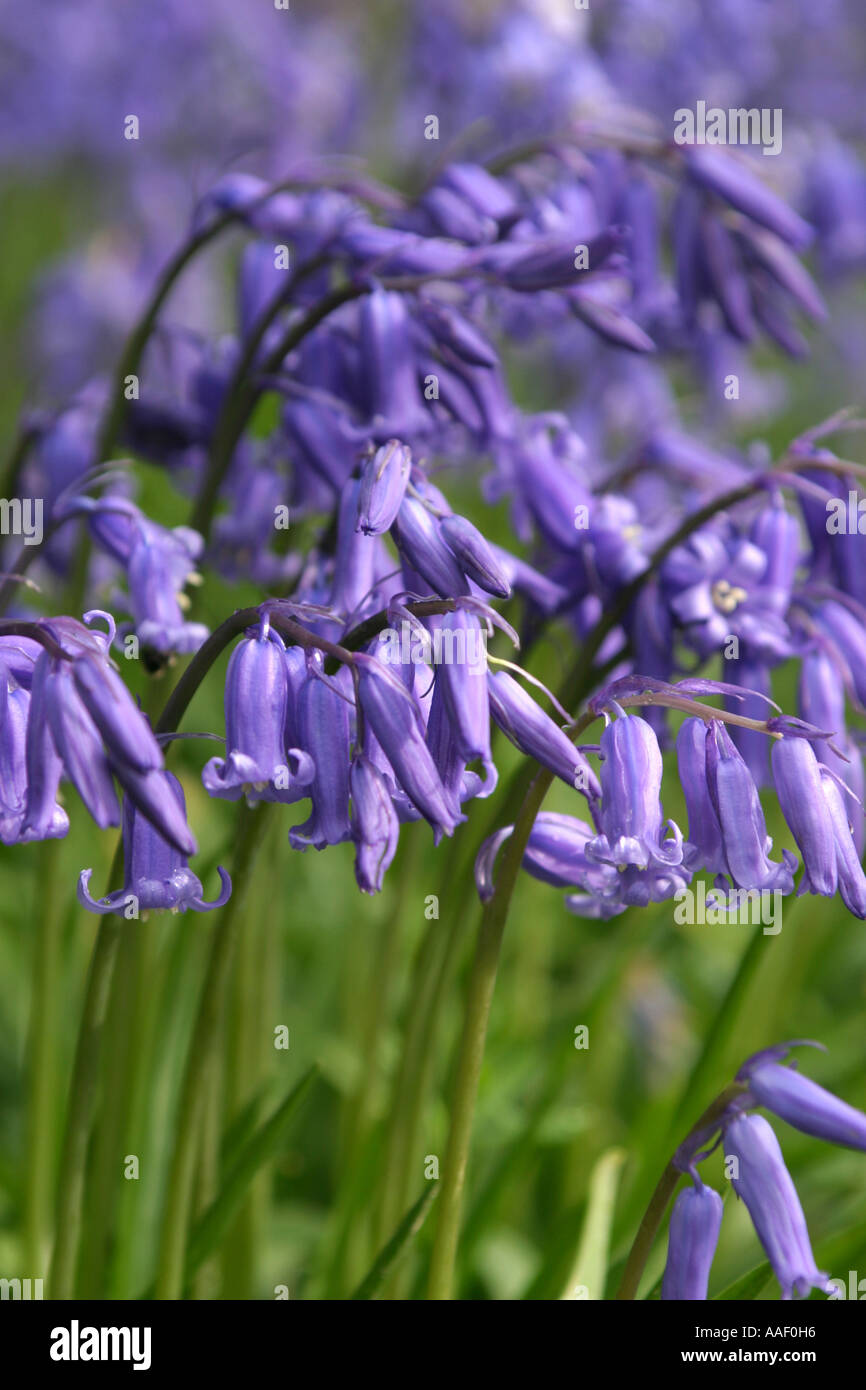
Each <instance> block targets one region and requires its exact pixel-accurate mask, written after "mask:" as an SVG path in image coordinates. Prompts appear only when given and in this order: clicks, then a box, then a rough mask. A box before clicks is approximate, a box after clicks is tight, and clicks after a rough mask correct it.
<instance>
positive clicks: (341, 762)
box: [289, 654, 351, 850]
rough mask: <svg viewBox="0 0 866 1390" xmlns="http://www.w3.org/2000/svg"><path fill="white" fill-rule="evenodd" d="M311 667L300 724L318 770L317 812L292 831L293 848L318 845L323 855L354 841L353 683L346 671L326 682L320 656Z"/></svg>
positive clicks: (301, 696)
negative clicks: (351, 768) (351, 820)
mask: <svg viewBox="0 0 866 1390" xmlns="http://www.w3.org/2000/svg"><path fill="white" fill-rule="evenodd" d="M308 666H309V674H308V675H307V676H306V679H305V680H304V683H303V685H302V686H301V689H300V691H299V693H298V697H297V709H296V712H295V719H296V720H297V741H298V746H299V747H300V748H303V750H304V752H305V753H306V754H307V755H308V756H309V758H310V759H311V761H312V764H313V766H314V768H315V775H314V777H313V779H312V781H311V782H310V784H309V795H310V798H311V800H312V811H311V814H310V816H309V817H308V819H307V820H306V821H304V823H303V824H302V825H296V826H294V827H293V828H292V829H291V830H290V831H289V843H290V844H291V846H292V848H293V849H300V850H305V849H308V848H309V847H310V846H312V847H313V849H317V850H322V849H324V848H325V846H326V845H339V844H342V843H343V841H344V840H348V839H350V837H351V826H350V823H349V750H350V739H351V729H350V718H349V705H348V703H347V701H348V700H350V699H351V694H350V692H351V682H350V681H348V680H347V675H348V673H347V672H345V671H344V670H343V671H340V672H339V673H338V675H337V676H335V677H334V678H333V681H331V679H330V678H328V677H325V676H324V675H323V674H322V662H321V659H320V657H319V655H318V654H316V655H314V656H312V657H311V658H310V660H309V663H308Z"/></svg>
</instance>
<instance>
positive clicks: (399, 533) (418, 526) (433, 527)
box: [391, 496, 469, 598]
mask: <svg viewBox="0 0 866 1390" xmlns="http://www.w3.org/2000/svg"><path fill="white" fill-rule="evenodd" d="M391 534H392V535H393V537H394V540H395V542H396V545H397V549H398V551H399V552H400V557H401V559H402V560H403V561H404V562H408V564H409V565H410V566H411V568H412V569H413V570H415V571H416V572H417V573H418V574H419V575H420V576H421V578H422V579H423V580H424V581H425V583H427V584H429V585H430V586H431V588H432V590H433V592H434V593H436V594H440V595H441V597H442V598H454V597H455V596H456V595H458V594H468V593H469V585H468V583H467V582H466V579H465V577H464V574H463V571H462V569H461V568H460V566H459V565H458V563H457V561H456V559H455V558H454V554H453V552H452V551H451V549H450V548H449V547H448V546H447V545H446V543H445V541H444V540H443V538H442V534H441V531H440V529H439V522H438V520H437V518H436V517H435V516H434V515H433V513H432V511H431V510H430V509H429V507H427V506H425V504H424V502H423V501H421V500H420V499H419V498H417V497H410V496H406V497H404V498H403V501H402V503H401V506H400V510H399V512H398V513H397V520H396V521H395V522H394V525H393V528H392V532H391ZM407 582H408V576H407Z"/></svg>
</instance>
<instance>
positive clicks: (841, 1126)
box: [737, 1043, 866, 1151]
mask: <svg viewBox="0 0 866 1390" xmlns="http://www.w3.org/2000/svg"><path fill="white" fill-rule="evenodd" d="M794 1046H802V1044H795V1043H788V1044H785V1045H784V1046H783V1047H774V1048H768V1049H766V1051H764V1052H758V1053H756V1055H755V1056H754V1057H750V1058H749V1060H748V1061H747V1062H744V1063H743V1065H742V1066H741V1067H740V1070H739V1071H738V1072H737V1080H738V1081H745V1082H746V1083H747V1085H748V1087H749V1091H750V1092H751V1094H752V1096H753V1097H754V1099H755V1101H756V1103H757V1104H758V1105H763V1106H764V1107H765V1108H766V1109H767V1110H771V1111H772V1113H773V1114H774V1115H778V1116H779V1119H780V1120H785V1121H787V1123H788V1124H789V1125H793V1126H794V1128H795V1129H799V1130H802V1132H803V1133H804V1134H811V1135H814V1137H815V1138H816V1139H826V1140H827V1142H828V1143H829V1144H841V1145H843V1146H844V1147H845V1148H849V1149H861V1150H863V1151H866V1115H864V1114H863V1113H862V1111H860V1110H855V1109H854V1106H853V1105H848V1104H847V1103H846V1102H845V1101H844V1100H840V1099H839V1097H838V1096H834V1095H833V1094H832V1092H830V1091H825V1090H824V1087H823V1086H819V1085H818V1083H817V1081H812V1080H811V1079H810V1078H809V1077H808V1076H802V1075H801V1074H800V1072H798V1071H796V1070H795V1069H794V1067H792V1066H787V1067H786V1066H782V1065H781V1063H780V1061H779V1060H778V1059H779V1057H780V1056H784V1055H785V1054H786V1053H787V1051H788V1048H789V1047H794Z"/></svg>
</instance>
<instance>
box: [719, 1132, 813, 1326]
mask: <svg viewBox="0 0 866 1390" xmlns="http://www.w3.org/2000/svg"><path fill="white" fill-rule="evenodd" d="M724 1145H725V1158H726V1161H727V1164H728V1167H729V1171H730V1172H731V1173H732V1177H731V1182H732V1184H733V1188H734V1191H735V1192H736V1194H737V1196H738V1197H741V1198H742V1200H743V1201H744V1202H745V1204H746V1206H747V1208H748V1211H749V1215H750V1216H751V1218H752V1223H753V1225H754V1227H755V1230H756V1231H757V1234H758V1239H759V1240H760V1242H761V1244H762V1245H763V1247H764V1250H765V1251H766V1254H767V1258H768V1260H769V1261H770V1264H771V1265H772V1266H773V1272H774V1273H775V1275H776V1278H777V1279H778V1281H779V1283H780V1284H781V1286H782V1298H783V1300H785V1301H788V1300H790V1299H792V1298H794V1297H797V1298H807V1297H808V1295H809V1290H810V1289H823V1290H824V1291H825V1292H829V1291H830V1285H829V1282H828V1278H827V1275H826V1274H823V1273H821V1271H820V1270H819V1269H818V1267H817V1265H816V1264H815V1257H814V1255H813V1254H812V1247H811V1244H810V1242H809V1232H808V1230H807V1229H806V1218H805V1216H804V1215H803V1208H802V1206H801V1205H800V1199H799V1197H798V1196H797V1190H796V1188H795V1187H794V1184H793V1182H792V1180H791V1175H790V1173H789V1172H788V1170H787V1168H786V1167H785V1160H784V1158H783V1157H782V1150H781V1149H780V1147H779V1141H778V1139H777V1138H776V1136H775V1134H774V1133H773V1131H772V1129H771V1127H770V1126H769V1125H768V1123H767V1121H766V1120H765V1119H764V1118H763V1116H762V1115H754V1114H752V1115H737V1116H736V1117H735V1118H734V1119H732V1120H731V1121H730V1122H729V1123H727V1124H726V1125H725V1128H724Z"/></svg>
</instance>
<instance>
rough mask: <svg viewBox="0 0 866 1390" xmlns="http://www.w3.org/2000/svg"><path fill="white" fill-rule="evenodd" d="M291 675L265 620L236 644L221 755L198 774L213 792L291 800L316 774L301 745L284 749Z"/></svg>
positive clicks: (251, 799) (228, 676) (280, 646)
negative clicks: (223, 752) (224, 741)
mask: <svg viewBox="0 0 866 1390" xmlns="http://www.w3.org/2000/svg"><path fill="white" fill-rule="evenodd" d="M288 687H289V673H288V668H287V664H286V652H285V647H284V645H283V642H282V639H281V638H280V637H279V635H278V634H277V633H275V632H272V631H271V630H270V629H269V627H268V625H267V624H266V623H265V622H263V623H262V625H261V626H260V628H259V631H258V633H257V634H256V635H255V636H251V637H245V638H244V639H243V641H241V642H239V643H238V645H237V646H236V647H235V649H234V651H233V652H232V655H231V660H230V661H229V665H228V671H227V672H226V687H225V720H226V749H227V755H226V757H225V758H211V760H210V762H208V763H207V764H206V765H205V767H204V769H203V771H202V775H201V779H202V782H203V783H204V786H205V789H206V790H207V791H208V792H209V793H210V795H211V796H217V797H221V798H223V799H226V800H229V801H237V800H238V798H239V797H240V796H243V795H246V798H247V800H248V801H249V802H251V803H252V802H255V801H282V802H286V803H289V802H294V801H298V800H300V798H301V797H303V796H306V795H307V792H306V788H307V787H308V786H309V784H310V783H311V782H312V780H313V777H314V776H315V767H314V765H313V760H312V758H311V757H310V755H309V754H308V753H305V752H304V751H303V749H301V748H287V747H286V743H285V736H286V704H287V701H288Z"/></svg>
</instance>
